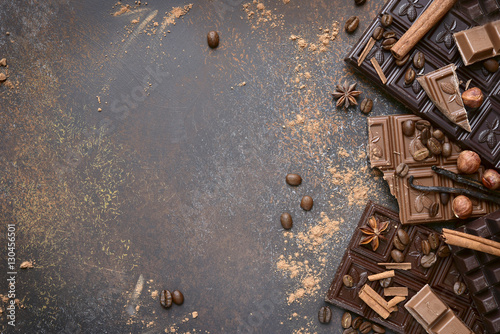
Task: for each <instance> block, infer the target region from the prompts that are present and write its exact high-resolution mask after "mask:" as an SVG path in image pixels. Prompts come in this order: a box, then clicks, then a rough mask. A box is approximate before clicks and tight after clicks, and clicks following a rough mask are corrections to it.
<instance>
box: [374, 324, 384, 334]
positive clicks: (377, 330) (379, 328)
mask: <svg viewBox="0 0 500 334" xmlns="http://www.w3.org/2000/svg"><path fill="white" fill-rule="evenodd" d="M372 330H373V332H374V333H378V334H383V333H385V328H384V327H382V326H380V325H377V324H372Z"/></svg>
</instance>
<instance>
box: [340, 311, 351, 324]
mask: <svg viewBox="0 0 500 334" xmlns="http://www.w3.org/2000/svg"><path fill="white" fill-rule="evenodd" d="M351 323H352V316H351V313H349V312H345V313H344V315H343V316H342V320H341V324H342V327H344V328H349V327H351Z"/></svg>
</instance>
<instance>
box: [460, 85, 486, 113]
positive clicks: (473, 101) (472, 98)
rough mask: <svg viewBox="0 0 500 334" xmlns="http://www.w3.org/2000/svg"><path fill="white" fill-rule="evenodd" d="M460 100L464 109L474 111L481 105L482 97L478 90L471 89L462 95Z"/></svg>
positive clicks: (475, 88)
mask: <svg viewBox="0 0 500 334" xmlns="http://www.w3.org/2000/svg"><path fill="white" fill-rule="evenodd" d="M462 100H463V101H464V104H465V106H466V107H469V108H472V109H476V108H479V107H480V106H481V104H483V101H484V95H483V92H482V91H481V90H480V89H479V88H477V87H472V88H469V89H467V90H466V91H465V92H463V93H462Z"/></svg>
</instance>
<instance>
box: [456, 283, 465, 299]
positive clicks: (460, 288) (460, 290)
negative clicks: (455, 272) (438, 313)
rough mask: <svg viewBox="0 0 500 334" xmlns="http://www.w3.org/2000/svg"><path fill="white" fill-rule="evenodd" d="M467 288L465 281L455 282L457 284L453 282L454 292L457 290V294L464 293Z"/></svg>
mask: <svg viewBox="0 0 500 334" xmlns="http://www.w3.org/2000/svg"><path fill="white" fill-rule="evenodd" d="M465 289H466V286H465V284H464V283H463V282H460V281H457V282H455V284H453V292H455V294H456V295H457V296H460V295H461V294H463V293H464V292H465Z"/></svg>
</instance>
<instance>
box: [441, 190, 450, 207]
mask: <svg viewBox="0 0 500 334" xmlns="http://www.w3.org/2000/svg"><path fill="white" fill-rule="evenodd" d="M439 200H440V201H441V204H443V205H446V204H448V202H449V201H450V194H448V193H439Z"/></svg>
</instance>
